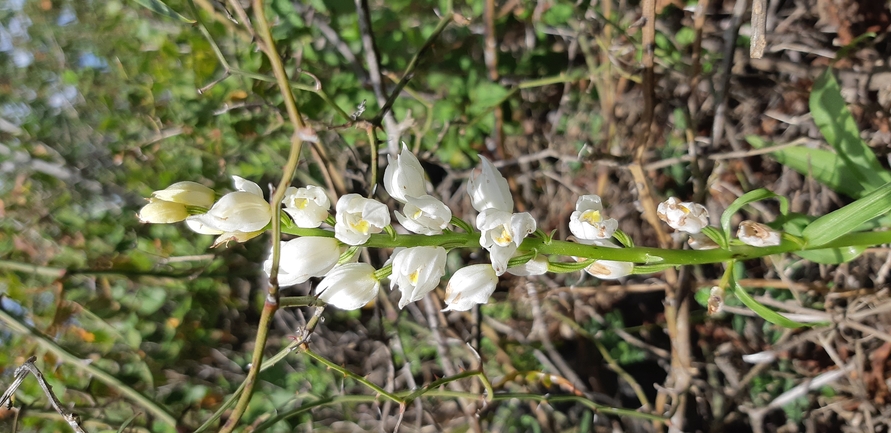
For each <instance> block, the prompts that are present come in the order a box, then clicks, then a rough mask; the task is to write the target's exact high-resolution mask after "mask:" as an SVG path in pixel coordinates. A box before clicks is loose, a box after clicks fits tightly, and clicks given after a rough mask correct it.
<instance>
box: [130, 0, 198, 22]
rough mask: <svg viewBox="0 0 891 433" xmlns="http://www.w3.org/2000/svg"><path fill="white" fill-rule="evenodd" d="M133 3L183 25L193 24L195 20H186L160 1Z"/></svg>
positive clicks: (138, 0) (141, 0)
mask: <svg viewBox="0 0 891 433" xmlns="http://www.w3.org/2000/svg"><path fill="white" fill-rule="evenodd" d="M133 1H134V2H136V3H139V4H140V5H142V6H143V7H145V8H146V9H148V10H150V11H152V12H154V13H157V14H161V15H164V16H167V17H170V18H173V19H177V20H180V21H182V22H184V23H189V24H193V23H194V22H195V20H193V19H189V18H186V17H184V16H182V15H180V14H179V13H177V12H176V11H175V10H173V9H171V8H170V6H167V5H166V4H164V2H162V1H161V0H133Z"/></svg>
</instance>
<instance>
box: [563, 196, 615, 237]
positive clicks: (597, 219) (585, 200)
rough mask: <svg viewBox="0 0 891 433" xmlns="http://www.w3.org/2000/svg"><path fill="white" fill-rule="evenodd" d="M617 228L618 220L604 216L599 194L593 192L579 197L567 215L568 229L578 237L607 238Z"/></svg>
mask: <svg viewBox="0 0 891 433" xmlns="http://www.w3.org/2000/svg"><path fill="white" fill-rule="evenodd" d="M617 228H619V222H618V221H616V220H615V219H613V218H605V217H604V215H603V204H602V203H601V201H600V196H597V195H594V194H591V195H583V196H581V197H579V199H578V201H576V203H575V212H573V213H572V216H570V217H569V231H571V232H572V234H573V235H575V237H577V238H579V239H586V240H593V239H609V238H611V237H612V236H613V233H615V231H616V229H617Z"/></svg>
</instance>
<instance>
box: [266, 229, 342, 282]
mask: <svg viewBox="0 0 891 433" xmlns="http://www.w3.org/2000/svg"><path fill="white" fill-rule="evenodd" d="M281 245H282V246H281V259H280V260H279V268H278V285H279V286H280V287H287V286H293V285H295V284H300V283H303V282H305V281H306V280H308V279H310V277H321V276H324V275H325V274H327V273H328V271H330V270H331V269H332V268H333V267H334V265H336V264H337V260H338V259H340V253H341V248H340V245H339V243H338V242H337V239H334V238H325V237H316V236H307V237H301V238H296V239H291V240H290V241H287V242H282V243H281ZM263 271H264V272H266V275H270V273H271V272H272V255H271V254H270V257H269V258H268V259H266V261H265V262H263Z"/></svg>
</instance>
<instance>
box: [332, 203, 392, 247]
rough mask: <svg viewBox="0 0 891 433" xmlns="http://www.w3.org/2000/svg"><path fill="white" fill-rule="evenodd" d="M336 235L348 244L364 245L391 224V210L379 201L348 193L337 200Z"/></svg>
mask: <svg viewBox="0 0 891 433" xmlns="http://www.w3.org/2000/svg"><path fill="white" fill-rule="evenodd" d="M335 219H336V220H337V224H335V225H334V237H336V238H337V239H338V240H339V241H341V242H343V243H345V244H347V245H362V244H364V243H365V242H366V241H368V238H370V237H371V235H372V234H374V233H380V232H381V231H383V229H384V227H386V226H388V225H389V224H390V211H389V210H388V209H387V206H386V205H384V204H383V203H381V202H379V201H375V200H372V199H368V198H365V197H362V196H361V195H359V194H347V195H344V196H342V197H340V199H339V200H337V215H336V216H335Z"/></svg>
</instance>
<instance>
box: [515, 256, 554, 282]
mask: <svg viewBox="0 0 891 433" xmlns="http://www.w3.org/2000/svg"><path fill="white" fill-rule="evenodd" d="M547 272H548V256H535V257H534V258H533V259H532V260H529V261H528V262H526V263H523V264H522V265H520V266H514V267H512V268H507V273H508V274H512V275H516V276H518V277H528V276H530V275H544V274H546V273H547Z"/></svg>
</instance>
